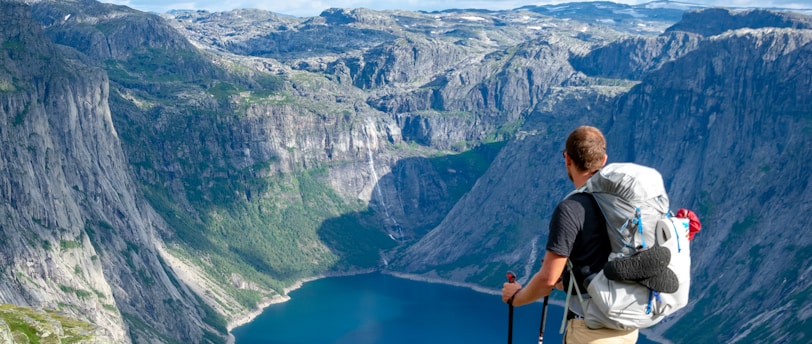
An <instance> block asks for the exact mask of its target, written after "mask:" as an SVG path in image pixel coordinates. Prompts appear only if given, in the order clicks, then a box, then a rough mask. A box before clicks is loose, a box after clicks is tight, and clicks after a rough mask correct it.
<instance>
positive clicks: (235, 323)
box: [226, 269, 379, 344]
mask: <svg viewBox="0 0 812 344" xmlns="http://www.w3.org/2000/svg"><path fill="white" fill-rule="evenodd" d="M378 271H379V270H376V269H368V270H358V271H353V272H346V273H327V274H319V275H316V276H312V277H305V278H302V279H299V280H296V282H293V284H291V285H290V286H289V287H286V288H285V289H283V291H284V292H285V295H275V296H273V297H271V298H270V299H264V300H262V301H261V302H259V303H258V304H257V308H255V309H252V310H249V311H248V312H247V313H245V314H240V315H238V316H236V317H234V318H233V319H232V320H230V321H229V322H228V323H227V324H226V329H227V330H228V339H227V341H226V343H227V344H234V341H235V340H236V338H234V334H232V333H231V331H233V330H234V329H235V328H237V327H240V326H243V325H245V324H248V323H250V322H251V321H253V320H254V319H256V317H258V316H259V315H260V314H262V312H264V311H265V309H266V308H268V307H270V306H272V305H275V304H279V303H283V302H287V301H289V300H290V296H288V294H290V292H292V291H294V290H296V289H299V288H301V287H302V286H303V285H304V284H305V283H307V282H312V281H315V280H320V279H322V278H329V277H344V276H355V275H363V274H370V273H374V272H378Z"/></svg>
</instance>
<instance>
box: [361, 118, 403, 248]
mask: <svg viewBox="0 0 812 344" xmlns="http://www.w3.org/2000/svg"><path fill="white" fill-rule="evenodd" d="M370 128H372V129H370ZM374 128H375V123H374V122H372V119H370V118H367V126H366V127H365V128H364V141H365V142H366V146H367V156H368V157H369V159H368V161H369V170H370V172H372V184H373V185H376V184H378V182H379V181H380V178H378V172H377V171H376V170H375V158H374V157H373V154H372V144H371V142H370V140H369V136H370V131H371V132H372V133H374V132H375V131H374ZM373 189H374V190H375V194H376V195H377V196H378V200H380V201H381V207H382V208H383V214H384V216H385V218H386V219H387V220H389V221H391V222H392V224H393V225H394V226H395V230H396V233H397V238H395V237H394V236H393V235H392V234H389V237H390V238H392V240H398V239H403V231H402V230H401V229H400V224H398V221H397V220H395V218H393V217H392V216H391V215H390V214H389V207H388V206H387V205H386V200H385V199H384V197H383V191H382V190H383V186H382V185H377V187H375V186H373Z"/></svg>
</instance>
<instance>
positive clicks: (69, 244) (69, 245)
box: [59, 240, 82, 252]
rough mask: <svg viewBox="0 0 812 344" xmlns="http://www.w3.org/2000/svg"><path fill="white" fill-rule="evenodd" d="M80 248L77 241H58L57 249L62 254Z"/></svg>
mask: <svg viewBox="0 0 812 344" xmlns="http://www.w3.org/2000/svg"><path fill="white" fill-rule="evenodd" d="M81 247H82V243H81V242H79V241H75V240H59V249H60V250H61V251H62V252H65V251H67V250H70V249H73V248H81Z"/></svg>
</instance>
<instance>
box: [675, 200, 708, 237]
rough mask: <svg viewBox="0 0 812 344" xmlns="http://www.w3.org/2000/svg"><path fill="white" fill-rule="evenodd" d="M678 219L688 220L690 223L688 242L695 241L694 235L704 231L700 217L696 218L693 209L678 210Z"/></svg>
mask: <svg viewBox="0 0 812 344" xmlns="http://www.w3.org/2000/svg"><path fill="white" fill-rule="evenodd" d="M677 217H679V218H683V219H688V222H689V226H690V228H689V231H688V240H689V241H690V240H694V235H696V233H698V232H699V231H700V230H702V222H699V217H698V216H696V213H694V211H693V210H691V209H685V208H680V209H679V210H677Z"/></svg>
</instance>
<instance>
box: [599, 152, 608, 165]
mask: <svg viewBox="0 0 812 344" xmlns="http://www.w3.org/2000/svg"><path fill="white" fill-rule="evenodd" d="M607 161H609V155H607V154H604V155H603V163H602V164H601V166H606V162H607Z"/></svg>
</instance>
